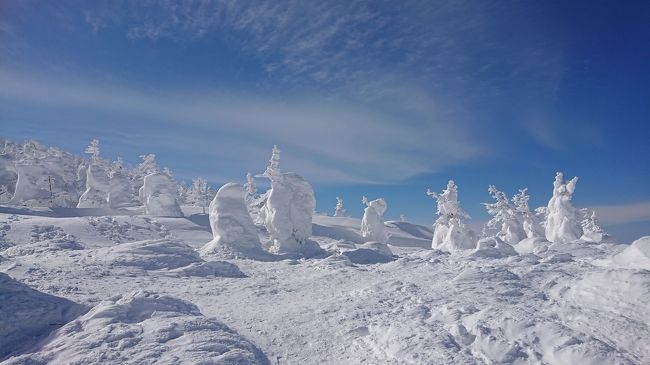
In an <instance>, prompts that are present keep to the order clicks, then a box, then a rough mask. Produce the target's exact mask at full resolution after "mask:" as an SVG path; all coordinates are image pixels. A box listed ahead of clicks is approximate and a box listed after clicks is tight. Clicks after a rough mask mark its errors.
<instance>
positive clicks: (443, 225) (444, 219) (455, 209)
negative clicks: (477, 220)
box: [427, 180, 476, 251]
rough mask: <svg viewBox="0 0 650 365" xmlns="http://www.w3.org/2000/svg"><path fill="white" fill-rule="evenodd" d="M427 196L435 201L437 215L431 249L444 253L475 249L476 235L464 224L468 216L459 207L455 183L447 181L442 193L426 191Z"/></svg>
mask: <svg viewBox="0 0 650 365" xmlns="http://www.w3.org/2000/svg"><path fill="white" fill-rule="evenodd" d="M427 195H429V196H431V197H432V198H433V199H436V202H437V210H436V214H438V219H437V220H436V222H435V223H434V233H433V240H432V242H431V247H432V248H435V249H441V250H445V251H456V250H459V249H473V248H475V247H476V235H475V234H474V232H473V231H472V230H471V229H469V228H468V227H467V225H466V224H465V221H466V220H468V219H469V218H470V216H469V214H467V213H465V211H464V210H463V209H462V208H461V207H460V203H459V201H458V187H457V186H456V183H454V181H453V180H449V182H448V183H447V188H446V189H444V190H443V191H442V193H440V194H438V193H435V192H432V191H431V190H427Z"/></svg>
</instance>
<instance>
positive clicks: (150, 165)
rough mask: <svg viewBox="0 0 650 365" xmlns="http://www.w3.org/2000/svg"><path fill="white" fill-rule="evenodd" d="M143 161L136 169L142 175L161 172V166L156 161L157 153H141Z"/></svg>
mask: <svg viewBox="0 0 650 365" xmlns="http://www.w3.org/2000/svg"><path fill="white" fill-rule="evenodd" d="M140 159H142V162H140V163H139V164H138V166H137V167H136V168H135V171H136V172H137V173H139V174H140V175H149V174H153V173H156V172H160V167H158V163H157V162H156V155H154V154H152V153H150V154H148V155H140Z"/></svg>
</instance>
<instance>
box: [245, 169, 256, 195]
mask: <svg viewBox="0 0 650 365" xmlns="http://www.w3.org/2000/svg"><path fill="white" fill-rule="evenodd" d="M244 190H245V191H246V201H251V200H252V199H255V198H256V197H257V186H256V185H255V178H254V177H253V174H251V173H250V172H248V173H246V184H244Z"/></svg>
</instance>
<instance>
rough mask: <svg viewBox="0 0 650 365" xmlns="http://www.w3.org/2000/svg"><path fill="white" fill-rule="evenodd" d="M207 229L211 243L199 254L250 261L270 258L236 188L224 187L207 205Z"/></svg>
mask: <svg viewBox="0 0 650 365" xmlns="http://www.w3.org/2000/svg"><path fill="white" fill-rule="evenodd" d="M210 227H211V228H212V235H213V240H212V241H210V242H208V243H207V244H206V245H205V246H203V248H201V253H202V254H205V255H215V254H216V255H219V256H225V257H229V258H244V257H245V258H252V259H264V258H266V257H268V256H269V255H268V253H267V252H266V251H264V249H263V248H262V244H261V243H260V238H259V236H258V235H257V228H256V227H255V224H254V223H253V220H252V219H251V216H250V214H249V213H248V209H247V208H246V203H245V201H244V190H243V189H242V186H241V185H239V184H236V183H227V184H225V185H224V186H222V187H221V188H220V189H219V191H218V192H217V193H216V194H215V197H214V199H213V200H212V202H211V203H210Z"/></svg>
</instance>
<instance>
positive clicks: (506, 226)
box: [483, 185, 526, 245]
mask: <svg viewBox="0 0 650 365" xmlns="http://www.w3.org/2000/svg"><path fill="white" fill-rule="evenodd" d="M488 192H489V193H490V195H491V196H492V198H494V200H495V202H494V203H483V205H484V206H485V209H486V210H487V212H488V214H490V215H491V216H492V219H490V220H489V221H488V222H487V224H486V228H487V229H486V230H485V231H486V232H488V233H489V232H493V233H494V235H495V236H496V237H498V238H499V239H501V240H502V241H504V242H506V243H509V244H511V245H514V244H517V243H519V241H521V240H522V239H524V238H526V234H525V232H524V228H523V221H522V219H521V217H522V216H521V214H520V213H519V212H518V211H517V209H516V208H515V206H514V205H512V204H510V201H509V200H508V197H507V196H506V194H505V193H504V192H502V191H499V190H498V189H497V188H496V187H495V186H494V185H490V186H489V187H488Z"/></svg>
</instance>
